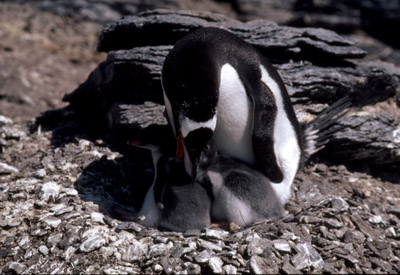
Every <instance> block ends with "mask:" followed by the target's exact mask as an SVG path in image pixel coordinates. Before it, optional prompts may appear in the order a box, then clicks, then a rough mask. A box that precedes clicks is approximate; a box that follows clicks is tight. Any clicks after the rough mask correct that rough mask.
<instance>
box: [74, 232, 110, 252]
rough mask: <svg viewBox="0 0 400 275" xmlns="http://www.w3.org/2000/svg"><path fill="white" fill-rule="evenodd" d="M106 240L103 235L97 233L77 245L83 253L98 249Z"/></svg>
mask: <svg viewBox="0 0 400 275" xmlns="http://www.w3.org/2000/svg"><path fill="white" fill-rule="evenodd" d="M106 242H107V241H106V240H105V239H104V238H103V237H101V236H99V235H93V236H91V237H89V238H88V239H86V240H85V241H84V242H82V243H81V245H80V246H79V249H80V250H81V251H82V252H85V253H88V252H92V251H93V250H96V249H99V248H100V247H102V246H103V245H105V244H106Z"/></svg>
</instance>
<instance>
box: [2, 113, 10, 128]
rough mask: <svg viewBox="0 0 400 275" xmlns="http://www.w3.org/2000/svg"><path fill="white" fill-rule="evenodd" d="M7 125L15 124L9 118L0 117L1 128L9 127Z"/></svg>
mask: <svg viewBox="0 0 400 275" xmlns="http://www.w3.org/2000/svg"><path fill="white" fill-rule="evenodd" d="M7 124H13V120H12V119H11V118H9V117H6V116H3V115H0V126H3V125H7Z"/></svg>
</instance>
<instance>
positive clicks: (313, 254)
mask: <svg viewBox="0 0 400 275" xmlns="http://www.w3.org/2000/svg"><path fill="white" fill-rule="evenodd" d="M295 249H296V251H297V254H296V255H295V256H293V257H292V258H291V262H292V264H293V265H294V267H295V268H296V269H298V270H303V269H305V268H308V267H313V268H314V270H315V271H318V270H322V268H323V267H324V261H323V260H322V258H321V256H320V255H319V253H318V252H317V250H315V248H313V247H312V246H311V244H310V243H299V244H297V245H296V247H295Z"/></svg>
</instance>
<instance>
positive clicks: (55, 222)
mask: <svg viewBox="0 0 400 275" xmlns="http://www.w3.org/2000/svg"><path fill="white" fill-rule="evenodd" d="M43 222H45V223H46V224H47V225H48V226H50V227H51V228H53V229H56V228H57V227H58V226H59V225H60V223H61V220H60V219H58V218H56V217H54V216H48V217H46V218H44V219H43Z"/></svg>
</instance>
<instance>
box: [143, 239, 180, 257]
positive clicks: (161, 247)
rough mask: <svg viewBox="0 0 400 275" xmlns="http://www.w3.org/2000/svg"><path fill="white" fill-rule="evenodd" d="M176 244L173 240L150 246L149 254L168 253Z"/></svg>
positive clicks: (154, 255) (155, 255)
mask: <svg viewBox="0 0 400 275" xmlns="http://www.w3.org/2000/svg"><path fill="white" fill-rule="evenodd" d="M173 246H174V244H173V243H172V242H168V243H167V244H164V243H160V244H155V245H152V246H150V251H149V255H150V257H158V256H160V255H166V254H167V253H168V252H169V251H170V250H171V248H172V247H173Z"/></svg>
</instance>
